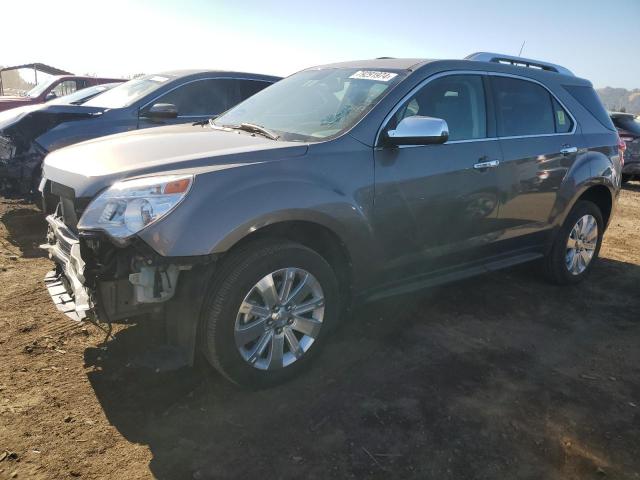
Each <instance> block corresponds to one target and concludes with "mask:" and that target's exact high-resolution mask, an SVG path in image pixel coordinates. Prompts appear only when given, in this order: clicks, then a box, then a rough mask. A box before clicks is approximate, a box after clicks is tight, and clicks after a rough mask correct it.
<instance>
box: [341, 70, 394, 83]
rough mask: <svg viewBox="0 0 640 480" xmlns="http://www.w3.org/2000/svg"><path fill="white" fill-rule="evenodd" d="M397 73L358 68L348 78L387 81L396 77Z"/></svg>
mask: <svg viewBox="0 0 640 480" xmlns="http://www.w3.org/2000/svg"><path fill="white" fill-rule="evenodd" d="M397 76H398V74H397V73H391V72H380V71H377V70H359V71H357V72H356V73H354V74H353V75H351V76H350V77H349V78H357V79H360V80H378V81H380V82H388V81H389V80H392V79H393V78H395V77H397Z"/></svg>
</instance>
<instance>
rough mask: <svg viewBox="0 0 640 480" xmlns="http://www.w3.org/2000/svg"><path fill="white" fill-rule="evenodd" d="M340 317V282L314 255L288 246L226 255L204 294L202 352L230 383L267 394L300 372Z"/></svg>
mask: <svg viewBox="0 0 640 480" xmlns="http://www.w3.org/2000/svg"><path fill="white" fill-rule="evenodd" d="M339 312H340V305H339V295H338V283H337V280H336V276H335V274H334V272H333V270H332V268H331V266H330V265H329V264H328V263H327V262H326V260H325V259H324V258H323V257H322V256H320V255H319V254H318V253H316V252H315V251H313V250H311V249H309V248H307V247H305V246H303V245H300V244H297V243H292V242H289V241H286V240H283V241H281V242H278V241H260V242H255V243H253V244H251V245H248V246H247V247H245V248H242V249H239V250H237V251H236V252H232V253H231V254H230V255H229V257H227V258H226V259H225V260H224V262H223V264H222V265H221V268H220V271H219V272H218V274H217V275H216V280H215V281H214V284H213V285H212V288H211V289H210V291H209V298H208V302H207V307H206V309H205V312H204V318H203V328H202V333H203V342H202V347H203V350H204V353H205V356H206V357H207V359H208V360H209V362H210V363H211V364H212V365H213V366H214V367H215V368H216V369H217V370H218V371H220V373H222V374H223V375H224V376H226V377H227V378H228V379H230V380H231V381H233V382H235V383H237V384H240V385H244V386H249V387H257V388H260V387H265V386H269V385H274V384H277V383H279V382H282V381H285V380H287V379H289V378H290V377H292V376H294V375H296V374H298V373H300V372H301V371H302V370H303V369H304V368H305V367H306V366H307V365H308V364H309V362H310V360H311V359H312V358H313V356H315V354H316V353H317V352H318V350H319V349H320V347H321V346H322V344H323V343H324V341H325V338H326V335H327V333H328V332H329V330H331V327H332V326H333V325H334V324H335V323H336V322H337V320H338V315H339Z"/></svg>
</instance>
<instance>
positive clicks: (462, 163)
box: [374, 74, 501, 280]
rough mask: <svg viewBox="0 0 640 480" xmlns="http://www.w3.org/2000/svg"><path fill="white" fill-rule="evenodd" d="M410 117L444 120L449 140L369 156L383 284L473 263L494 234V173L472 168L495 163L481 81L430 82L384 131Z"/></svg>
mask: <svg viewBox="0 0 640 480" xmlns="http://www.w3.org/2000/svg"><path fill="white" fill-rule="evenodd" d="M411 115H421V116H429V117H437V118H442V119H444V120H446V121H447V123H448V126H449V141H448V142H446V143H444V144H442V145H423V146H401V147H391V146H379V147H378V148H376V150H375V153H374V155H375V204H374V223H375V229H376V236H377V237H378V238H379V239H380V241H381V244H382V248H383V250H384V255H385V257H386V258H385V263H386V264H387V265H388V268H387V270H388V271H389V275H388V276H389V279H390V280H391V279H394V278H402V277H407V276H411V275H416V274H421V273H424V272H426V271H433V270H438V269H441V268H446V267H451V266H456V265H463V264H468V263H470V262H473V261H475V260H478V259H480V258H482V257H483V256H485V255H486V254H487V248H488V247H490V245H491V244H492V243H493V242H494V240H495V233H496V228H497V227H496V221H497V213H498V193H499V192H498V190H497V184H498V177H497V168H492V167H490V166H487V167H486V168H477V167H478V166H481V165H482V164H484V165H489V164H490V165H493V166H497V165H499V162H500V161H501V152H500V147H499V144H498V141H497V139H496V138H493V132H492V130H493V124H492V122H491V119H492V118H493V116H492V115H491V114H490V113H489V108H488V107H487V101H486V95H485V81H484V76H483V75H482V74H448V75H446V76H442V77H440V78H436V79H433V80H429V81H428V82H427V83H426V84H425V85H424V86H423V87H421V88H419V89H418V90H417V91H416V92H415V93H414V94H412V95H410V96H409V97H408V98H407V99H406V100H404V101H403V102H402V103H401V104H400V105H399V106H398V107H397V108H396V110H394V111H393V112H392V114H391V116H390V118H388V120H387V123H386V124H385V126H384V127H383V131H385V130H387V129H394V128H395V126H396V125H397V123H398V122H399V121H400V120H402V119H403V118H405V117H408V116H411Z"/></svg>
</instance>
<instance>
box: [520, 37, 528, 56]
mask: <svg viewBox="0 0 640 480" xmlns="http://www.w3.org/2000/svg"><path fill="white" fill-rule="evenodd" d="M525 43H527V41H526V40H525V41H524V42H522V45H521V46H520V53H518V56H519V57H521V56H522V50H524V44H525Z"/></svg>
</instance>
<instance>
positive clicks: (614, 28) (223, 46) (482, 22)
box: [0, 0, 640, 89]
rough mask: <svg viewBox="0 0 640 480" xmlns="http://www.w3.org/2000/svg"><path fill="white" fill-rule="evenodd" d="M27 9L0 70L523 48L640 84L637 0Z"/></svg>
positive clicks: (144, 3) (243, 66)
mask: <svg viewBox="0 0 640 480" xmlns="http://www.w3.org/2000/svg"><path fill="white" fill-rule="evenodd" d="M61 6H63V8H58V7H61ZM19 10H20V15H19V16H18V17H15V20H12V21H3V22H2V28H0V65H16V64H22V63H30V62H42V63H46V64H49V65H53V66H56V67H58V68H62V69H64V70H68V71H71V72H74V73H76V74H85V73H90V74H95V75H99V76H115V77H129V76H131V75H134V74H137V73H156V72H161V71H166V70H174V69H182V68H211V69H225V70H238V71H249V72H257V73H268V74H275V75H282V76H285V75H289V74H291V73H294V72H296V71H298V70H301V69H303V68H306V67H309V66H313V65H319V64H323V63H331V62H336V61H344V60H355V59H363V58H374V57H380V56H391V57H412V58H414V57H415V58H463V57H465V56H466V55H468V54H470V53H473V52H476V51H490V52H500V53H504V54H511V55H517V54H518V52H519V50H520V47H521V45H522V43H523V42H525V45H524V50H523V53H522V55H523V56H525V57H529V58H535V59H540V60H546V61H550V62H553V63H558V64H560V65H563V66H565V67H567V68H569V69H570V70H572V71H573V72H574V73H575V74H576V75H578V76H581V77H584V78H587V79H589V80H591V82H592V83H593V84H594V86H595V87H598V88H599V87H604V86H611V87H623V88H629V89H631V88H640V61H639V60H640V53H639V51H640V49H639V46H640V35H639V33H640V0H607V1H604V0H599V1H598V0H532V1H526V2H525V1H517V0H513V1H509V0H482V1H478V0H438V1H432V0H417V1H414V0H407V1H402V0H387V1H384V2H383V1H378V0H369V1H362V2H361V1H357V0H340V1H335V0H320V1H317V2H309V1H307V2H305V1H301V0H299V1H289V0H281V1H278V0H272V1H269V0H267V1H265V0H262V1H254V0H236V1H222V0H220V1H218V0H209V1H205V0H179V1H175V0H129V1H125V0H109V1H92V0H82V1H80V0H65V1H64V2H62V3H59V2H58V3H55V4H54V3H51V2H50V1H49V0H30V1H29V2H28V7H26V8H25V7H20V9H19ZM3 11H4V12H6V11H7V9H6V8H3ZM8 20H10V19H8Z"/></svg>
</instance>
